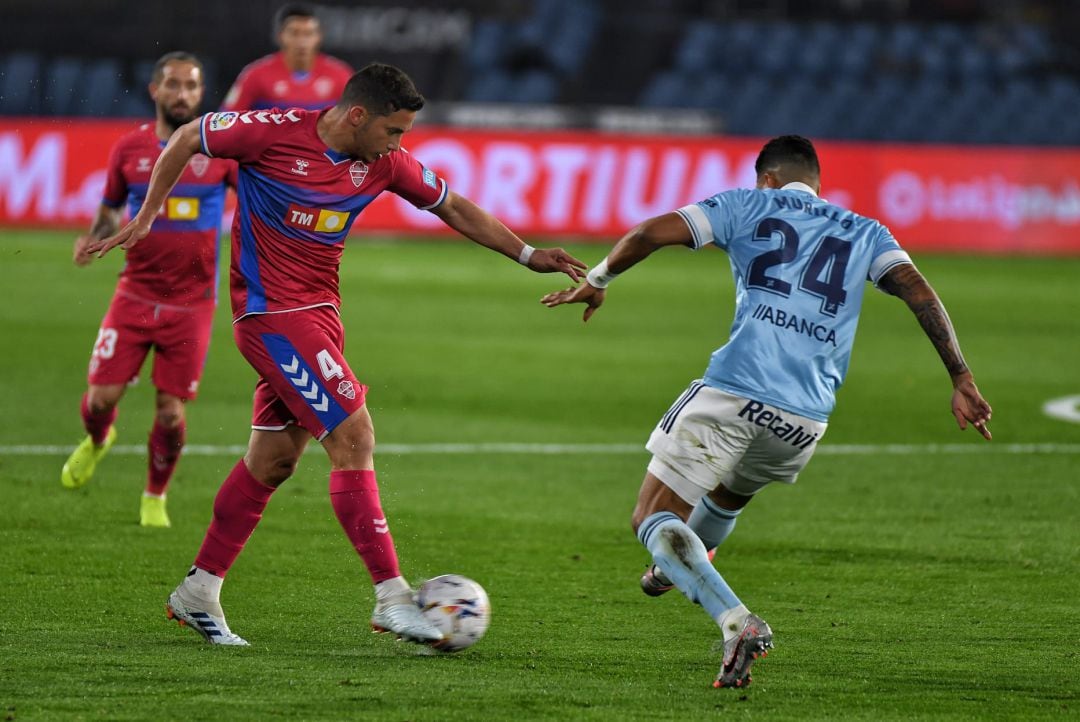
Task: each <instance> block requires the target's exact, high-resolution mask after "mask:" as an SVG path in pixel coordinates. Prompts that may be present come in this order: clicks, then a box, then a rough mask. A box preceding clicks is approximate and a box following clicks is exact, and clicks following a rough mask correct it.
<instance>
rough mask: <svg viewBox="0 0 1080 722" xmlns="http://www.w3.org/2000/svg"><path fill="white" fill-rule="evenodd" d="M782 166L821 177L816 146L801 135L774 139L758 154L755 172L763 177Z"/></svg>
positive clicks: (782, 136)
mask: <svg viewBox="0 0 1080 722" xmlns="http://www.w3.org/2000/svg"><path fill="white" fill-rule="evenodd" d="M780 166H789V167H791V168H793V169H795V170H799V171H802V172H805V173H809V174H812V175H821V164H820V163H818V157H817V151H816V150H814V144H813V143H811V142H810V141H809V140H807V139H806V138H804V137H802V136H801V135H781V136H779V137H778V138H773V139H772V140H770V141H769V142H768V143H766V144H765V146H764V147H763V148H762V149H761V152H760V153H758V157H757V162H755V163H754V171H755V172H757V174H758V175H761V174H762V173H764V172H765V171H774V170H776V169H778V168H779V167H780Z"/></svg>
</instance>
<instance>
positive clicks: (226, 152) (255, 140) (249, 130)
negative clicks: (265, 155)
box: [199, 110, 274, 163]
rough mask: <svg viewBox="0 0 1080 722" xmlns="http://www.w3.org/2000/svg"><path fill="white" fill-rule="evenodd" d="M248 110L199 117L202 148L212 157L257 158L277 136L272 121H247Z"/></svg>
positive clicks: (243, 159) (245, 160)
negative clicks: (274, 136)
mask: <svg viewBox="0 0 1080 722" xmlns="http://www.w3.org/2000/svg"><path fill="white" fill-rule="evenodd" d="M246 115H247V114H246V113H237V112H236V111H235V110H229V111H225V112H222V113H207V114H206V115H204V116H203V117H202V118H201V119H200V121H199V141H200V144H201V146H202V152H203V153H205V154H206V155H208V156H209V157H211V158H231V159H232V160H236V161H239V162H241V163H245V162H248V163H250V162H253V161H255V160H256V159H258V157H259V156H260V155H262V152H263V151H264V150H265V149H266V148H267V146H269V145H270V143H271V142H272V140H273V130H274V126H273V124H272V123H255V122H244V120H245V118H244V117H242V116H246Z"/></svg>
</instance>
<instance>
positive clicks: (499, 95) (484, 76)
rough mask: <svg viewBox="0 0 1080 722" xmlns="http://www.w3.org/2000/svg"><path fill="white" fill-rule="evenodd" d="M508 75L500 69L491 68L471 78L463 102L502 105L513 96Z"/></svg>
mask: <svg viewBox="0 0 1080 722" xmlns="http://www.w3.org/2000/svg"><path fill="white" fill-rule="evenodd" d="M512 83H513V81H512V79H511V77H510V75H509V74H508V73H507V72H505V71H504V70H502V69H500V68H497V67H496V68H491V69H490V70H488V71H487V72H485V73H480V74H478V75H476V76H474V77H473V79H472V81H471V82H470V83H469V87H468V88H466V89H465V100H468V101H471V102H473V103H502V102H506V101H507V100H508V99H509V98H510V96H511V95H512V94H513V88H512Z"/></svg>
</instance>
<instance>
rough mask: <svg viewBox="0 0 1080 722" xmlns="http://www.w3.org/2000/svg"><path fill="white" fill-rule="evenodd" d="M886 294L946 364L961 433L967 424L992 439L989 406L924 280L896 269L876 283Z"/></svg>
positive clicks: (908, 267) (907, 267)
mask: <svg viewBox="0 0 1080 722" xmlns="http://www.w3.org/2000/svg"><path fill="white" fill-rule="evenodd" d="M878 285H879V286H880V287H881V288H882V289H883V290H885V291H887V292H888V293H891V294H892V295H894V296H896V297H898V298H900V299H902V300H903V301H904V303H906V304H907V305H908V308H910V309H911V312H912V313H914V314H915V318H917V319H918V320H919V325H920V326H922V328H923V331H925V332H926V335H927V336H928V337H929V338H930V342H931V343H933V344H934V348H936V349H937V352H938V355H939V356H940V357H941V361H942V362H943V363H944V364H945V368H946V370H947V371H948V372H949V376H950V377H951V378H952V383H953V395H952V412H953V416H955V417H956V423H957V424H958V425H959V426H960V429H961V430H963V429H966V428H967V425H968V423H970V424H971V425H972V426H974V427H975V428H976V429H977V430H978V432H979V433H980V434H982V435H983V436H984V437H985V438H986V439H988V440H989V439H990V438H992V436H991V434H990V429H989V428H987V426H986V424H987V422H989V421H990V414H991V409H990V404H988V403H987V402H986V399H984V398H983V397H982V394H980V393H979V389H978V388H977V387H976V386H975V378H974V377H973V376H972V374H971V370H970V369H969V368H968V366H967V363H966V362H965V361H964V356H963V355H962V354H961V353H960V344H959V342H957V340H956V332H955V330H954V329H953V325H952V321H951V320H950V319H949V314H948V313H946V311H945V306H944V305H942V303H941V299H939V298H938V295H937V294H936V293H934V289H933V288H931V287H930V284H929V283H928V282H927V280H926V279H925V278H924V277H923V275H922V274H921V273H919V270H918V269H917V268H915V266H913V265H912V264H910V263H904V264H901V265H899V266H896V267H895V268H893V269H892V270H890V271H889V272H888V273H886V274H885V276H884V277H883V278H882V279H881V280H880V281H879V282H878Z"/></svg>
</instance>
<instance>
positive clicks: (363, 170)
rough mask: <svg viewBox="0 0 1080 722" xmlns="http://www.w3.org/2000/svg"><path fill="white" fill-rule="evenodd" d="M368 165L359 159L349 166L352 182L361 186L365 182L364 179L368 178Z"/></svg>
mask: <svg viewBox="0 0 1080 722" xmlns="http://www.w3.org/2000/svg"><path fill="white" fill-rule="evenodd" d="M367 172H368V166H367V163H365V162H364V161H362V160H358V161H356V162H355V163H353V164H352V165H351V166H349V177H350V178H352V184H353V185H354V186H356V187H357V188H359V187H360V186H361V185H363V183H364V179H365V178H367Z"/></svg>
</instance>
